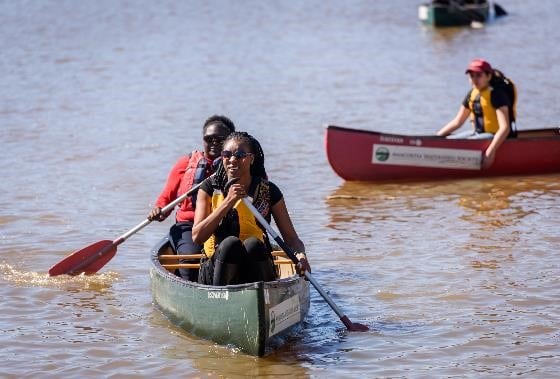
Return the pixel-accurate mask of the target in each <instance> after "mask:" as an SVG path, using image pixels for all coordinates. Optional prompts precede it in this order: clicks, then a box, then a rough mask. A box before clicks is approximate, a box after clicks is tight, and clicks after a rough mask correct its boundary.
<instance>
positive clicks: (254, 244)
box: [243, 237, 268, 261]
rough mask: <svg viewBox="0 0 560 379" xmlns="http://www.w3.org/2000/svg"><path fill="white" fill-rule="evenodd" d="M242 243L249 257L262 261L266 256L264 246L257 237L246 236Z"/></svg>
mask: <svg viewBox="0 0 560 379" xmlns="http://www.w3.org/2000/svg"><path fill="white" fill-rule="evenodd" d="M243 245H244V246H245V249H246V250H247V255H248V256H249V257H250V258H253V260H256V261H262V260H265V259H266V258H268V255H267V254H266V246H265V245H264V243H263V242H262V241H261V240H259V239H258V238H255V237H250V238H247V239H246V240H245V241H244V242H243Z"/></svg>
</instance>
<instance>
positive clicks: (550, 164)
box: [325, 125, 560, 181]
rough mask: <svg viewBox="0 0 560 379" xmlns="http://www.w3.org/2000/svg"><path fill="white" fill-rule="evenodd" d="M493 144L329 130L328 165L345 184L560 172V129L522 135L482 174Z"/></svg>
mask: <svg viewBox="0 0 560 379" xmlns="http://www.w3.org/2000/svg"><path fill="white" fill-rule="evenodd" d="M490 142H491V140H489V139H484V140H474V139H449V138H443V137H438V136H435V135H431V136H408V135H399V134H387V133H380V132H374V131H366V130H357V129H350V128H344V127H339V126H333V125H329V126H327V130H326V136H325V145H326V152H327V158H328V161H329V164H330V165H331V167H332V168H333V170H334V171H335V172H336V173H337V174H338V175H339V176H340V177H341V178H343V179H345V180H357V181H389V180H430V179H451V178H473V177H488V176H507V175H533V174H544V173H552V172H560V128H550V129H538V130H520V131H518V136H517V138H510V139H507V140H506V141H505V142H504V144H503V145H502V146H500V149H499V150H498V152H497V153H496V159H495V161H494V163H493V165H492V166H491V167H490V168H488V169H485V170H481V168H480V163H481V158H482V154H483V152H484V151H485V150H486V148H487V146H488V145H489V144H490Z"/></svg>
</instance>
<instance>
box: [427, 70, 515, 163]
mask: <svg viewBox="0 0 560 379" xmlns="http://www.w3.org/2000/svg"><path fill="white" fill-rule="evenodd" d="M465 73H466V74H468V75H469V79H470V82H471V84H472V89H471V90H470V91H469V93H468V94H467V96H466V97H465V99H464V100H463V103H462V105H461V108H460V109H459V112H458V113H457V115H456V116H455V118H454V119H453V120H451V121H449V123H447V125H445V126H444V127H443V128H441V129H440V130H439V131H438V132H437V135H438V136H448V135H449V134H451V133H452V132H453V131H455V130H457V129H459V128H460V127H461V126H462V125H463V123H464V122H465V121H466V120H467V118H468V117H469V116H470V117H471V121H472V123H473V126H474V130H473V131H468V132H464V133H458V134H454V135H453V136H452V137H450V138H476V139H484V138H492V142H491V143H490V145H489V146H488V148H487V149H486V151H485V153H484V156H483V158H482V168H488V167H490V166H491V165H492V163H493V162H494V158H495V155H496V151H497V150H498V148H499V147H500V145H501V144H502V143H503V142H504V141H505V139H506V138H507V137H508V135H510V133H511V130H512V128H511V122H512V118H513V117H512V113H511V112H512V107H513V104H512V99H510V98H509V97H508V94H507V93H506V91H504V90H503V88H499V87H493V86H492V85H491V84H490V81H491V80H492V76H493V75H494V70H493V69H492V66H491V65H490V63H488V62H486V61H485V60H483V59H474V60H473V61H472V62H471V63H470V64H469V67H468V68H467V70H466V71H465Z"/></svg>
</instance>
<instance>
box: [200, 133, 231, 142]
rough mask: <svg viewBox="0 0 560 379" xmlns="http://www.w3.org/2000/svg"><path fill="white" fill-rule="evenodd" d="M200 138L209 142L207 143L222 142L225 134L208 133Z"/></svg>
mask: <svg viewBox="0 0 560 379" xmlns="http://www.w3.org/2000/svg"><path fill="white" fill-rule="evenodd" d="M202 139H203V140H204V142H206V143H209V144H217V143H222V142H224V140H225V139H226V137H225V136H220V135H216V134H208V135H206V136H204V137H202Z"/></svg>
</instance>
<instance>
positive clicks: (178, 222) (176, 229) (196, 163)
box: [148, 115, 235, 281]
mask: <svg viewBox="0 0 560 379" xmlns="http://www.w3.org/2000/svg"><path fill="white" fill-rule="evenodd" d="M233 131H235V125H234V124H233V122H232V121H231V120H230V119H229V118H227V117H225V116H218V115H214V116H211V117H210V118H208V119H207V120H206V121H205V122H204V126H203V127H202V141H203V145H204V151H198V150H195V151H193V152H191V153H190V154H187V155H184V156H182V157H181V158H179V160H178V161H177V163H175V166H173V168H172V169H171V171H170V172H169V176H168V178H167V183H166V184H165V187H164V188H163V190H162V191H161V194H160V195H159V197H158V199H157V200H156V203H155V206H154V208H153V209H152V210H151V211H150V213H149V214H148V219H149V220H157V221H163V220H165V219H166V218H167V216H169V214H170V213H171V212H169V213H167V214H163V213H162V212H161V209H162V208H163V207H165V206H166V205H167V204H169V203H171V202H172V201H174V200H175V199H177V198H178V197H179V196H181V195H182V194H184V193H186V192H188V191H189V190H190V189H191V188H192V187H193V186H194V185H197V184H198V183H201V182H202V181H203V180H204V179H206V178H207V177H209V176H210V175H211V174H212V173H213V172H214V166H213V165H212V163H213V161H214V160H215V159H216V158H219V157H220V153H221V152H222V144H223V142H224V139H225V138H226V137H227V136H228V135H229V134H230V133H231V132H233ZM196 196H197V195H196V192H195V193H194V194H193V195H191V196H189V197H187V198H186V199H185V200H184V201H183V202H182V203H181V204H180V205H179V209H178V210H177V213H176V215H175V224H174V225H173V226H172V227H171V229H170V231H169V240H170V242H171V245H172V246H173V248H174V250H175V252H176V253H177V254H198V253H200V250H201V249H202V246H201V245H198V244H195V243H194V242H193V239H192V226H193V221H194V209H195V205H196ZM179 262H180V263H195V262H189V261H186V260H180V261H179ZM179 274H180V276H181V277H183V278H185V279H188V280H191V281H196V280H197V279H198V269H196V270H195V269H190V270H189V269H179Z"/></svg>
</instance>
